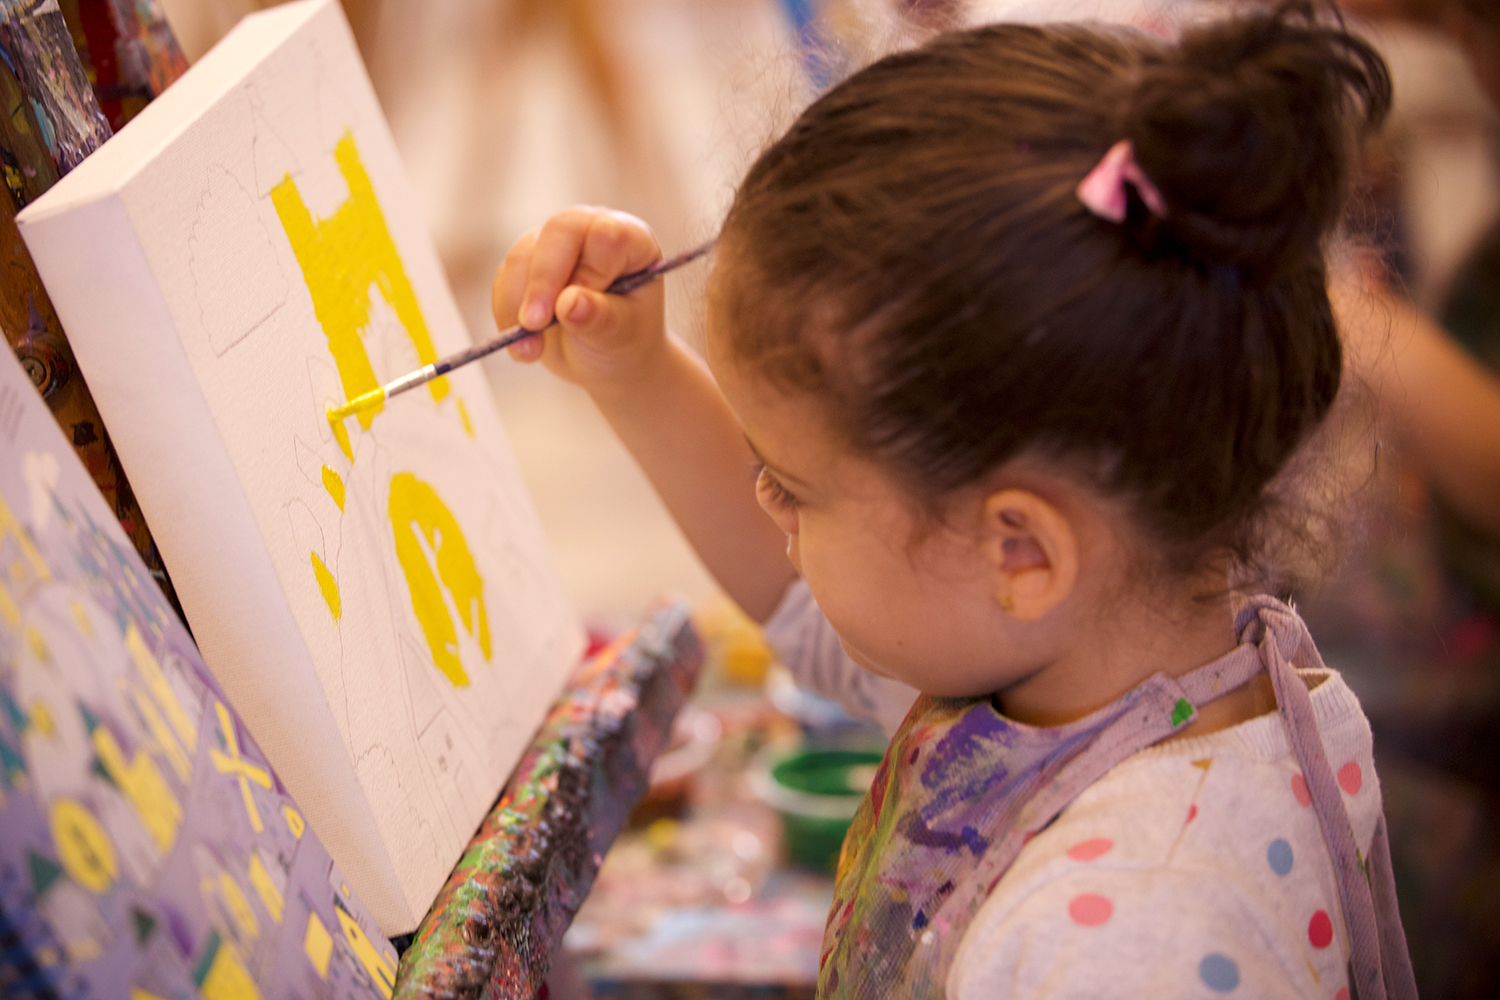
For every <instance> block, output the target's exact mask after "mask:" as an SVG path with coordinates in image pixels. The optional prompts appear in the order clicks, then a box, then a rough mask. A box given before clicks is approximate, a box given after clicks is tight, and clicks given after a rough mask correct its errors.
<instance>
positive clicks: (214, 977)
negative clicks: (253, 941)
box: [198, 940, 260, 1000]
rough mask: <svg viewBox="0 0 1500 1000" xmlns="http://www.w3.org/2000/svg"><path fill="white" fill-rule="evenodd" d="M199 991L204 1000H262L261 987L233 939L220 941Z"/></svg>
mask: <svg viewBox="0 0 1500 1000" xmlns="http://www.w3.org/2000/svg"><path fill="white" fill-rule="evenodd" d="M198 989H199V991H200V992H202V994H203V1000H260V988H259V987H257V986H256V985H255V980H254V979H252V978H251V976H250V970H249V969H247V968H245V960H244V959H242V958H240V953H239V949H238V948H236V947H235V946H234V942H232V941H222V940H221V941H220V942H219V950H218V951H217V952H216V953H215V954H214V960H213V964H211V965H210V966H209V967H208V975H206V976H204V977H203V985H202V986H200V987H199V988H198Z"/></svg>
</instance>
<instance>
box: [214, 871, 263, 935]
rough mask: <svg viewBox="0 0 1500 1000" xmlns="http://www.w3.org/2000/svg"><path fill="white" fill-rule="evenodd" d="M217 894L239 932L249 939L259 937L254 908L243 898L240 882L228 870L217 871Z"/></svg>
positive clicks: (258, 924)
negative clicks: (221, 898) (222, 900)
mask: <svg viewBox="0 0 1500 1000" xmlns="http://www.w3.org/2000/svg"><path fill="white" fill-rule="evenodd" d="M219 895H220V896H222V897H223V899H224V905H225V906H227V907H228V908H229V915H230V916H232V917H233V918H234V922H235V925H236V926H238V927H239V929H240V933H241V934H243V935H245V938H246V939H247V940H250V941H254V940H255V939H256V938H258V937H260V921H259V920H256V919H255V910H254V909H252V908H251V906H250V900H248V899H246V898H245V890H243V889H241V888H240V884H239V883H238V882H236V881H235V880H234V878H233V877H232V876H231V875H230V874H229V873H228V872H219Z"/></svg>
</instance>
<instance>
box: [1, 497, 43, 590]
mask: <svg viewBox="0 0 1500 1000" xmlns="http://www.w3.org/2000/svg"><path fill="white" fill-rule="evenodd" d="M6 538H14V539H15V540H16V545H17V546H19V547H20V549H21V555H22V556H23V557H24V558H25V559H26V562H27V563H29V564H30V565H31V571H32V572H33V573H34V574H36V577H37V579H39V580H41V581H43V582H46V581H49V580H51V579H52V570H50V569H48V568H47V561H46V560H45V559H43V558H42V554H41V553H40V552H38V551H37V548H36V546H35V545H33V544H32V542H31V536H30V535H29V534H27V533H26V528H25V527H24V526H23V525H22V524H21V522H20V521H19V520H17V519H16V515H15V514H14V513H13V512H12V511H11V509H10V505H9V504H7V503H6V502H5V501H4V500H0V542H3V541H4V540H5V539H6ZM17 573H19V574H20V575H19V576H18V577H17V580H16V582H17V583H19V582H21V581H22V580H23V579H24V578H25V575H26V568H25V567H24V566H22V565H21V564H20V563H14V564H12V565H11V574H12V575H13V576H15V575H16V574H17Z"/></svg>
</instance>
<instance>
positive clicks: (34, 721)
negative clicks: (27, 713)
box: [31, 701, 57, 737]
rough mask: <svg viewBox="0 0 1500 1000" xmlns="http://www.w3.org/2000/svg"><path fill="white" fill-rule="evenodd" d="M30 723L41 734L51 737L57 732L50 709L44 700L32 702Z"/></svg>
mask: <svg viewBox="0 0 1500 1000" xmlns="http://www.w3.org/2000/svg"><path fill="white" fill-rule="evenodd" d="M31 725H32V726H33V727H34V728H35V729H36V731H37V732H39V733H41V734H42V735H43V736H47V737H51V736H54V735H55V734H56V733H57V726H56V725H55V724H54V723H53V721H52V710H51V709H50V708H48V707H47V704H46V702H41V701H38V702H33V703H32V705H31Z"/></svg>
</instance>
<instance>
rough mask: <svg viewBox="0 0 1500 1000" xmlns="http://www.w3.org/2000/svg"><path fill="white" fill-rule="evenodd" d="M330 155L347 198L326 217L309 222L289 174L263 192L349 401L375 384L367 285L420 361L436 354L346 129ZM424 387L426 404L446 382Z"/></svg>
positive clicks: (366, 421)
mask: <svg viewBox="0 0 1500 1000" xmlns="http://www.w3.org/2000/svg"><path fill="white" fill-rule="evenodd" d="M333 158H334V161H335V162H336V163H337V164H338V167H339V172H340V173H342V174H343V175H344V182H345V183H346V184H347V185H348V186H349V200H348V201H346V202H344V204H342V205H340V206H339V208H338V209H337V210H336V211H335V212H334V213H333V215H331V216H329V217H328V218H326V219H317V220H315V219H314V218H313V216H312V212H311V211H309V210H308V207H307V205H306V203H305V202H303V200H302V194H301V192H299V191H298V190H297V183H296V182H295V181H294V180H292V177H291V175H290V174H288V175H286V177H284V178H283V179H282V181H281V183H279V184H277V185H276V186H275V187H274V188H272V189H271V203H272V204H273V205H275V206H276V214H277V216H279V217H280V219H281V225H282V228H283V229H285V230H286V235H287V239H288V240H289V241H290V242H291V244H292V251H293V252H294V253H295V254H296V255H297V263H299V264H300V265H302V277H303V279H304V280H306V282H307V289H308V291H309V292H310V293H311V294H312V301H313V312H314V313H316V314H317V317H318V322H319V323H320V324H321V325H322V327H323V333H324V334H325V335H326V336H327V337H328V350H329V352H330V353H331V354H332V355H333V360H334V363H335V364H336V365H337V366H338V370H339V380H340V381H341V382H342V383H343V386H344V398H345V399H353V398H355V397H356V396H362V395H364V394H365V393H367V392H370V391H371V390H373V389H376V388H379V386H380V382H379V380H377V379H376V377H375V370H374V368H372V367H371V366H370V356H369V354H368V353H367V352H366V350H365V344H364V340H363V333H364V330H365V329H366V328H367V327H368V326H369V325H370V286H371V285H373V286H375V287H376V288H377V289H379V291H380V295H381V297H382V298H384V299H385V301H386V303H387V304H388V305H390V307H391V309H392V310H394V311H395V313H396V318H397V319H399V320H400V321H401V325H402V327H403V328H404V329H405V330H406V335H407V336H408V337H410V338H411V343H412V346H413V347H414V348H416V352H417V357H418V359H419V360H420V363H421V364H424V365H427V364H431V363H432V362H434V361H436V360H437V350H436V349H435V348H434V347H433V344H432V336H431V335H430V334H429V333H428V332H427V321H426V320H425V319H424V318H423V316H422V307H421V305H420V304H418V302H417V295H416V292H415V291H414V290H413V289H412V286H411V282H410V281H409V280H408V279H407V277H406V267H405V265H403V264H402V263H401V254H400V252H399V251H398V250H397V249H396V243H395V241H394V240H393V239H391V233H390V230H389V229H388V228H387V227H386V223H385V215H384V213H383V212H381V210H380V203H379V202H378V201H377V200H376V199H375V188H374V187H373V186H372V185H371V183H370V177H369V175H368V174H367V173H365V168H364V164H363V163H362V162H361V161H360V158H359V150H358V148H356V146H355V145H354V133H353V132H346V133H344V137H343V138H342V139H340V140H339V143H338V145H337V146H336V147H334V151H333ZM427 386H428V389H429V391H431V393H432V398H433V399H434V400H442V399H443V397H445V396H447V395H448V380H447V379H446V378H435V379H433V380H432V381H431V382H429V383H427ZM383 405H384V404H383V403H382V404H377V405H375V406H372V407H371V408H370V409H368V410H364V411H361V412H360V413H359V414H358V419H359V423H360V426H361V427H363V428H364V429H365V430H369V429H370V424H371V422H372V421H373V420H374V419H375V414H377V413H379V412H380V410H381V409H382V407H383ZM335 433H337V429H335ZM339 444H340V447H342V446H343V441H342V440H341V441H340V442H339ZM345 454H346V455H347V454H348V449H347V448H346V449H345Z"/></svg>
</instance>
